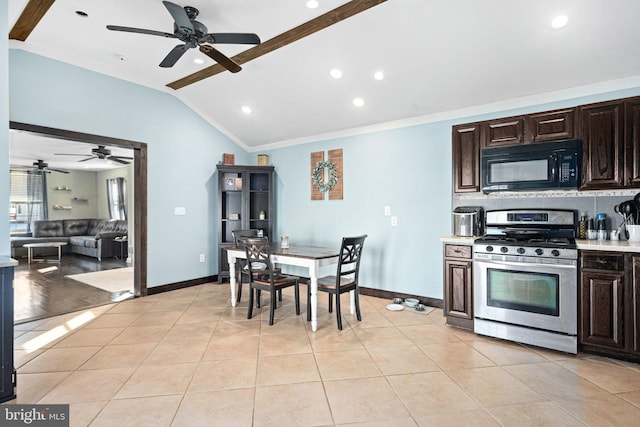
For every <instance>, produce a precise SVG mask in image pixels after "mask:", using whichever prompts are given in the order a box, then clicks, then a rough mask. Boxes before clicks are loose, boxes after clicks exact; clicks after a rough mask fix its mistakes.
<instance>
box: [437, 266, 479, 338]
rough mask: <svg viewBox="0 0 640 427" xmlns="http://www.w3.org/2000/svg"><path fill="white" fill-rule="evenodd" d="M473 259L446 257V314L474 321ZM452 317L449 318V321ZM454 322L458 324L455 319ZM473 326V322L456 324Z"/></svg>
mask: <svg viewBox="0 0 640 427" xmlns="http://www.w3.org/2000/svg"><path fill="white" fill-rule="evenodd" d="M471 267H472V263H471V261H462V260H455V259H445V261H444V268H445V315H446V316H447V317H448V318H451V317H453V318H458V319H462V320H466V321H468V322H473V293H472V289H473V279H472V276H471V272H472V268H471ZM449 320H450V319H447V322H448V323H449ZM453 324H456V323H455V321H454V322H453ZM456 325H457V326H466V327H470V328H473V324H472V323H467V324H459V323H458V324H456Z"/></svg>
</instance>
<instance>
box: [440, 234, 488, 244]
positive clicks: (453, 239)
mask: <svg viewBox="0 0 640 427" xmlns="http://www.w3.org/2000/svg"><path fill="white" fill-rule="evenodd" d="M478 237H479V236H475V237H460V236H444V237H441V238H440V241H441V242H443V243H453V244H455V245H472V244H473V241H474V240H476V239H477V238H478Z"/></svg>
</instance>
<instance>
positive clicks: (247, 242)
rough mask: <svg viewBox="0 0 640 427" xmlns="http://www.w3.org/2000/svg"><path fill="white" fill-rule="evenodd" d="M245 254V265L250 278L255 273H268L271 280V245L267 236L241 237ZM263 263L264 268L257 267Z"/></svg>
mask: <svg viewBox="0 0 640 427" xmlns="http://www.w3.org/2000/svg"><path fill="white" fill-rule="evenodd" d="M241 242H242V245H243V246H244V250H245V253H246V255H247V267H248V268H249V274H250V275H251V279H252V280H253V279H254V274H255V275H258V274H259V275H265V274H268V275H269V278H270V280H271V281H273V264H272V263H271V246H270V242H269V239H268V238H267V237H245V238H243V239H241ZM259 264H263V265H264V266H265V268H264V269H263V268H257V265H259Z"/></svg>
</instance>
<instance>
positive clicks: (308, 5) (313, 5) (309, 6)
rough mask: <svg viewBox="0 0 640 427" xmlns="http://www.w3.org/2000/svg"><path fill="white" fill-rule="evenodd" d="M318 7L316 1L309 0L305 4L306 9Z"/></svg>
mask: <svg viewBox="0 0 640 427" xmlns="http://www.w3.org/2000/svg"><path fill="white" fill-rule="evenodd" d="M318 6H319V5H318V2H317V1H316V0H309V1H308V2H307V7H308V8H309V9H317V8H318Z"/></svg>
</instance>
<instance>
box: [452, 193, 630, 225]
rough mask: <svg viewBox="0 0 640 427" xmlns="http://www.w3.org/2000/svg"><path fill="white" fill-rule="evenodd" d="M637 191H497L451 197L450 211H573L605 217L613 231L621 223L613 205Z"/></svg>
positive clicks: (592, 216)
mask: <svg viewBox="0 0 640 427" xmlns="http://www.w3.org/2000/svg"><path fill="white" fill-rule="evenodd" d="M639 192H640V189H629V190H610V191H536V192H515V191H513V192H506V191H505V192H497V193H489V194H482V193H469V194H454V195H453V197H452V210H453V209H455V208H456V207H458V206H482V207H483V208H484V209H485V210H492V209H527V208H540V209H545V208H547V209H550V208H551V209H573V210H577V211H578V217H580V216H581V215H587V216H588V217H589V218H595V216H596V214H599V213H604V214H606V215H607V230H609V231H610V230H612V229H616V228H617V227H618V226H619V225H620V223H621V222H622V216H620V215H618V214H617V213H616V212H615V211H614V206H615V205H617V204H620V203H621V202H624V201H625V200H631V199H633V197H634V196H635V195H636V194H637V193H639Z"/></svg>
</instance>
